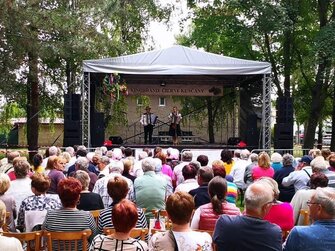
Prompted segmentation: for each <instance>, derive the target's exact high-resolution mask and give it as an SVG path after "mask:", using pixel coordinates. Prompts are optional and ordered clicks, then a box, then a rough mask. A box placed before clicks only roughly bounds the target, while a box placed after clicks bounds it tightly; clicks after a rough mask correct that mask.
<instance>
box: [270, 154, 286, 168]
mask: <svg viewBox="0 0 335 251" xmlns="http://www.w3.org/2000/svg"><path fill="white" fill-rule="evenodd" d="M282 161H283V156H281V154H280V153H277V152H274V153H273V154H271V166H272V168H273V170H275V172H276V171H278V170H279V169H281V168H282V167H283V164H282Z"/></svg>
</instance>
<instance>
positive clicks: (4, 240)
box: [0, 235, 23, 251]
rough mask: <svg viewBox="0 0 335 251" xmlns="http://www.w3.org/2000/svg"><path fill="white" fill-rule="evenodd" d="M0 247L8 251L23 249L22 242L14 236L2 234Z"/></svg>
mask: <svg viewBox="0 0 335 251" xmlns="http://www.w3.org/2000/svg"><path fill="white" fill-rule="evenodd" d="M0 249H1V250H6V251H23V248H22V245H21V242H20V241H19V240H18V239H16V238H13V237H6V236H1V235H0Z"/></svg>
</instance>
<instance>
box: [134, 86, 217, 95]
mask: <svg viewBox="0 0 335 251" xmlns="http://www.w3.org/2000/svg"><path fill="white" fill-rule="evenodd" d="M128 92H129V95H142V96H222V94H223V87H222V86H208V85H171V84H169V85H166V86H156V85H130V84H129V85H128Z"/></svg>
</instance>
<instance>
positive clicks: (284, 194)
mask: <svg viewBox="0 0 335 251" xmlns="http://www.w3.org/2000/svg"><path fill="white" fill-rule="evenodd" d="M293 161H294V157H293V156H292V155H291V154H289V153H286V154H284V156H283V168H281V169H279V170H278V171H277V172H276V173H275V175H274V176H273V179H274V180H275V181H277V183H278V185H279V191H280V194H279V197H278V199H279V200H280V201H286V202H290V201H291V200H292V198H293V196H294V194H295V189H294V185H293V184H292V185H290V186H283V185H282V181H283V179H284V178H285V177H287V176H289V174H290V173H291V172H293V171H294V167H293Z"/></svg>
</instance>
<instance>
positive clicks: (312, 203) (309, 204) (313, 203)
mask: <svg viewBox="0 0 335 251" xmlns="http://www.w3.org/2000/svg"><path fill="white" fill-rule="evenodd" d="M306 203H307V206H309V207H310V206H311V205H318V204H320V203H317V202H311V201H310V200H308V201H307V202H306Z"/></svg>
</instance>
